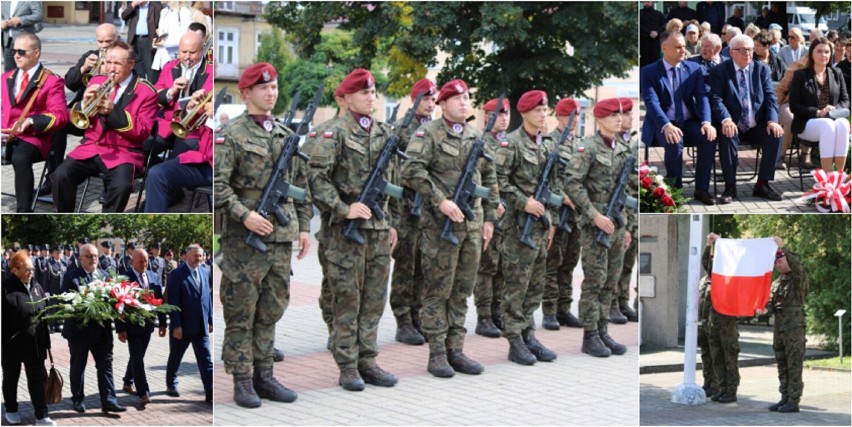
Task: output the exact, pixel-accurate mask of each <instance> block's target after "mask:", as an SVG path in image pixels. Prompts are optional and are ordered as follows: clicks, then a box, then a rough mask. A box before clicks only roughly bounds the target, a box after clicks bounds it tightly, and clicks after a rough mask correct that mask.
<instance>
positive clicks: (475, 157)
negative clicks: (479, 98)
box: [441, 95, 505, 246]
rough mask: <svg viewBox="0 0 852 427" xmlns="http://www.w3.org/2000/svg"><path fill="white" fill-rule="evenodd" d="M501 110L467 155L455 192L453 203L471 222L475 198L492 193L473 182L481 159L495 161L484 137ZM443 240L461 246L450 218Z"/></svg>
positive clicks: (492, 117)
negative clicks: (472, 204) (490, 154)
mask: <svg viewBox="0 0 852 427" xmlns="http://www.w3.org/2000/svg"><path fill="white" fill-rule="evenodd" d="M503 98H505V95H500V98H497V105H503ZM499 110H500V108H495V111H492V112H491V114H490V115H489V116H488V122H486V123H485V130H484V131H482V134H481V135H480V136H479V137H477V138H476V141H475V142H474V143H473V146H472V147H471V148H470V154H468V155H467V160H466V161H465V163H464V169H462V173H461V176H460V177H459V182H458V183H457V184H456V189H455V191H454V192H453V203H455V204H456V206H458V207H459V209H461V211H462V213H463V214H464V216H465V218H467V219H468V220H469V221H472V220H473V219H474V218H476V214H475V213H474V212H473V206H471V202H472V201H473V198H474V197H479V198H481V199H482V198H486V197H488V194H489V193H490V189H488V188H485V187H482V186H479V185H476V183H475V182H473V175H474V173H475V172H476V164H477V163H479V158H480V157H481V158H484V159H485V160H488V161H489V162H493V161H494V159H492V158H491V156H489V155H488V154H487V153H486V152H485V140H484V139H483V137H482V135H484V134H486V133H488V132H491V129H492V128H493V127H494V123H495V122H497V114H498V112H499ZM441 239H444V240H446V241H448V242H450V243H452V244H453V245H456V246H458V244H459V238H458V237H456V235H455V234H454V233H453V222H452V221H451V220H450V219H449V218H446V219H445V220H444V226H443V227H442V228H441Z"/></svg>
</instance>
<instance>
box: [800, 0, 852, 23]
mask: <svg viewBox="0 0 852 427" xmlns="http://www.w3.org/2000/svg"><path fill="white" fill-rule="evenodd" d="M796 6H801V7H809V8H811V9H813V10H815V11H816V16H815V17H814V19H815V21H816V22H819V20H820V19H821V18H822V17H824V16H826V15H831V14H832V13H835V12H841V13H845V14H846V15H847V16H849V14H850V9H849V2H848V1H799V2H796Z"/></svg>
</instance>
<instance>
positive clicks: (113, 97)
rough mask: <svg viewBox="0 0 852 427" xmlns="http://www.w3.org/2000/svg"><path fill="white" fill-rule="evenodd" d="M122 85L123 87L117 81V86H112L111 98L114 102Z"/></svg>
mask: <svg viewBox="0 0 852 427" xmlns="http://www.w3.org/2000/svg"><path fill="white" fill-rule="evenodd" d="M120 87H121V85H120V84H118V83H116V84H115V87H113V88H112V95H111V96H110V99H111V100H112V102H115V95H117V94H118V88H120Z"/></svg>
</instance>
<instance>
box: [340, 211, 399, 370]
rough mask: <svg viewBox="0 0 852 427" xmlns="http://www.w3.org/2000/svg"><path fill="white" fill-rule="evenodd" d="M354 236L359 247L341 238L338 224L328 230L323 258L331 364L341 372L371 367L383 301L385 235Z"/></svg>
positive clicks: (363, 231)
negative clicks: (327, 287) (359, 241)
mask: <svg viewBox="0 0 852 427" xmlns="http://www.w3.org/2000/svg"><path fill="white" fill-rule="evenodd" d="M359 231H360V232H361V234H362V235H363V236H364V244H363V245H359V244H357V243H355V242H353V241H351V240H349V239H347V238H345V237H343V224H335V225H332V226H329V227H328V230H327V232H328V240H327V242H328V247H327V248H326V250H325V256H326V260H327V262H328V264H327V268H328V282H329V285H330V287H331V292H332V301H333V305H332V306H333V310H334V327H333V332H332V340H333V350H334V361H335V362H337V366H338V367H340V368H341V369H345V368H361V369H366V368H370V367H373V366H375V365H376V355H378V354H379V348H378V346H377V345H376V335H377V332H378V328H379V319H381V318H382V312H383V311H384V309H385V302H386V301H387V296H388V291H387V284H388V272H389V269H390V233H389V231H388V230H366V229H360V230H359Z"/></svg>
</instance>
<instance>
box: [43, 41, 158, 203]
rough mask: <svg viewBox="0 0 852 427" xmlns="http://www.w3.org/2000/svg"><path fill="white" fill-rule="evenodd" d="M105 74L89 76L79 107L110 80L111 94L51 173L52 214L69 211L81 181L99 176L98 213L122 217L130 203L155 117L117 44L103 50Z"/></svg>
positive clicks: (151, 101)
mask: <svg viewBox="0 0 852 427" xmlns="http://www.w3.org/2000/svg"><path fill="white" fill-rule="evenodd" d="M106 64H107V65H106V69H107V72H108V73H109V75H98V76H95V77H92V79H91V80H90V81H89V86H88V88H87V89H86V94H85V95H84V97H83V100H84V102H86V103H90V102H94V98H95V96H96V93H97V92H98V91H99V89H100V87H101V85H102V84H104V82H106V81H107V79H109V78H110V77H112V81H113V83H114V89H112V90H109V92H107V94H106V95H105V96H103V97H102V98H101V100H100V101H98V103H97V107H96V108H95V112H94V114H93V115H92V117H91V118H90V124H89V127H88V129H86V133H85V136H84V138H83V142H82V143H81V144H80V145H79V146H78V147H77V148H75V149H74V150H72V151H71V152H70V153H68V158H67V159H65V161H64V162H62V164H61V165H60V166H59V167H58V168H57V169H56V171H55V172H54V177H53V200H54V203H55V205H56V210H57V212H72V211H73V210H74V205H75V200H76V198H77V186H78V185H80V184H81V183H82V182H83V181H85V180H86V178H89V177H91V176H96V175H97V174H98V173H103V174H104V185H105V187H106V202H105V203H104V206H103V212H123V211H124V208H125V207H126V206H127V201H128V200H129V199H130V192H131V189H132V185H133V177H134V172H137V171H138V172H142V169H143V167H144V162H145V155H144V154H143V152H142V142H143V141H144V140H145V138H147V137H148V136H149V135H150V134H151V127H152V126H153V124H154V115H155V114H156V112H157V93H156V92H155V91H154V88H153V87H152V86H151V85H150V83H148V82H147V81H145V80H144V79H142V78H140V77H138V76H137V75H136V74H135V73H134V72H133V67H134V66H135V64H136V61H135V59H134V57H133V50H132V49H131V48H130V47H129V46H128V45H127V44H125V43H123V42H119V43H117V44H116V45H115V46H113V47H111V48H110V49H109V50H108V51H107V57H106Z"/></svg>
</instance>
